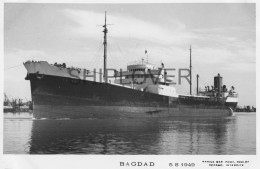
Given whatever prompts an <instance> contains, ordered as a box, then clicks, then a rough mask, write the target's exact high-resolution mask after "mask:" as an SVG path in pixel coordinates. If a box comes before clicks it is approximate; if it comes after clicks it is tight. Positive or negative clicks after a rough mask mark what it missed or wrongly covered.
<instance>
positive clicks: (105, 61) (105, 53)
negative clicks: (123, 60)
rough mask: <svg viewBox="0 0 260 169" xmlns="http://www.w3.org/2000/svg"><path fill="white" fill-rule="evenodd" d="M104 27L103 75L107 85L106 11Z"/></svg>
mask: <svg viewBox="0 0 260 169" xmlns="http://www.w3.org/2000/svg"><path fill="white" fill-rule="evenodd" d="M103 27H104V30H103V32H104V42H103V44H104V74H103V77H104V80H105V83H107V33H108V30H107V12H106V11H105V24H104V25H103Z"/></svg>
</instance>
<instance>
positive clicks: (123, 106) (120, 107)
mask: <svg viewBox="0 0 260 169" xmlns="http://www.w3.org/2000/svg"><path fill="white" fill-rule="evenodd" d="M26 79H27V80H30V82H31V93H32V101H33V111H34V117H35V118H141V117H170V116H229V115H231V114H232V109H234V108H235V107H236V103H229V104H227V103H225V102H223V101H221V100H216V99H215V100H209V99H202V98H199V99H198V98H194V97H178V98H177V97H176V98H174V97H168V96H162V95H157V94H153V93H146V92H142V91H138V90H133V89H130V88H125V87H121V86H116V85H112V84H105V83H98V82H93V81H83V80H78V79H71V78H66V77H58V76H48V75H44V76H39V75H35V74H29V75H28V76H27V77H26Z"/></svg>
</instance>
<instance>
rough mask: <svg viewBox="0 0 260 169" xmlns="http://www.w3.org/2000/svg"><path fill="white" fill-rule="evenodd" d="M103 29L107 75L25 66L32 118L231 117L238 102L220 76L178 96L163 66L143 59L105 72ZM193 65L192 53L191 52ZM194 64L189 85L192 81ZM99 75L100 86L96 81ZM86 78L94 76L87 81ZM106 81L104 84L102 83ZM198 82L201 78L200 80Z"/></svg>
mask: <svg viewBox="0 0 260 169" xmlns="http://www.w3.org/2000/svg"><path fill="white" fill-rule="evenodd" d="M103 27H104V31H103V32H104V43H103V44H104V72H103V73H102V72H99V73H97V72H96V71H95V70H94V71H93V72H92V71H89V70H86V69H80V68H75V67H66V64H65V63H64V64H57V63H55V64H49V63H48V62H47V61H37V62H35V61H27V62H25V63H24V66H25V68H26V69H27V72H28V73H27V76H26V78H25V79H26V80H30V84H31V95H32V102H33V115H34V118H36V119H40V118H50V119H56V118H143V117H145V118H149V117H174V116H175V117H176V116H191V117H192V116H231V115H233V110H234V108H235V107H236V105H237V103H238V94H237V93H236V92H235V91H234V87H233V86H232V88H231V89H230V90H228V89H227V87H226V86H225V85H223V79H222V77H221V76H220V74H218V75H217V76H216V77H214V86H212V88H211V89H210V88H209V87H206V89H205V90H200V91H199V90H198V85H197V93H196V95H192V94H191V89H192V86H191V85H192V84H191V83H190V95H183V94H178V93H177V92H176V89H175V87H174V86H173V85H172V83H171V80H169V79H168V78H167V70H166V69H165V68H164V65H163V64H162V65H161V66H160V67H155V66H153V65H152V64H150V63H148V62H144V61H143V60H142V61H141V62H139V63H134V64H129V65H127V70H125V71H116V70H115V71H114V75H113V78H114V81H113V82H112V81H111V80H109V79H108V73H107V62H106V60H107V33H108V30H107V24H106V16H105V24H104V25H103ZM190 61H191V49H190ZM191 70H192V69H191V62H190V69H189V72H190V77H189V78H190V82H191V81H192V80H191V79H192V76H191V75H192V72H191ZM96 74H99V79H100V81H99V82H97V80H96V79H97V78H96ZM86 77H93V80H89V79H88V78H86ZM102 79H104V82H102ZM197 80H198V78H197Z"/></svg>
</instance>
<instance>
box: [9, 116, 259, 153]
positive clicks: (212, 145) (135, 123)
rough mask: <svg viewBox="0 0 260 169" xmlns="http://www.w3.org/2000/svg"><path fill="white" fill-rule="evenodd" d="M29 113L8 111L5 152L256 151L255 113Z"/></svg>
mask: <svg viewBox="0 0 260 169" xmlns="http://www.w3.org/2000/svg"><path fill="white" fill-rule="evenodd" d="M29 117H30V116H29V115H28V113H27V114H26V113H21V114H12V113H6V114H5V115H4V153H5V154H21V153H22V154H26V153H28V154H256V136H255V135H256V120H255V113H252V114H248V113H238V114H237V115H236V116H233V117H225V118H187V117H185V118H173V119H169V118H168V119H145V120H144V119H139V120H136V119H113V120H107V119H106V120H105V119H75V120H69V119H60V120H47V119H46V120H31V119H30V118H29Z"/></svg>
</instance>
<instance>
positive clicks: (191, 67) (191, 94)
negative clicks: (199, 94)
mask: <svg viewBox="0 0 260 169" xmlns="http://www.w3.org/2000/svg"><path fill="white" fill-rule="evenodd" d="M191 68H192V66H191V45H190V95H192V72H191Z"/></svg>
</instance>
